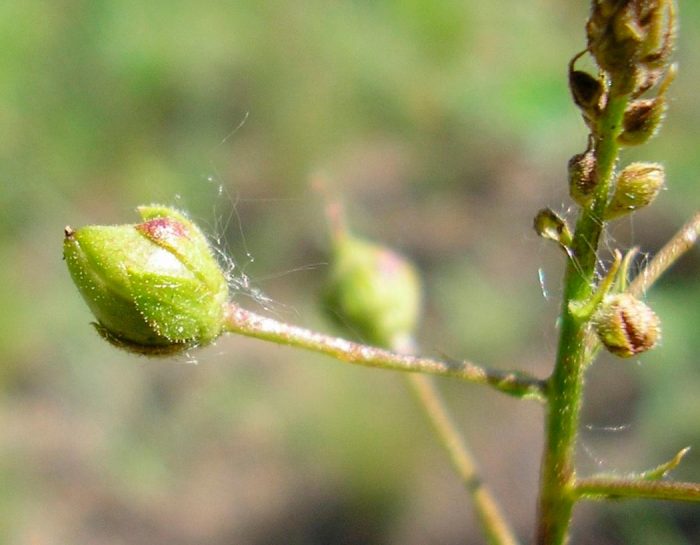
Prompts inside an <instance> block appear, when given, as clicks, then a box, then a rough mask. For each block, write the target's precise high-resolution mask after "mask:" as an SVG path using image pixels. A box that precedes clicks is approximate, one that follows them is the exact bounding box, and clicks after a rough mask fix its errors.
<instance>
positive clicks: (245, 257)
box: [0, 0, 700, 545]
mask: <svg viewBox="0 0 700 545" xmlns="http://www.w3.org/2000/svg"><path fill="white" fill-rule="evenodd" d="M587 11H588V2H586V1H584V0H580V1H577V2H570V1H564V0H528V1H522V0H502V1H500V2H474V1H466V0H462V1H457V0H440V1H433V0H375V1H372V2H368V1H361V0H355V1H339V0H333V1H328V0H297V1H295V2H284V1H279V0H277V1H275V0H270V1H259V0H241V1H238V2H225V1H204V2H186V1H180V0H167V1H166V0H154V1H151V2H140V1H134V0H122V1H117V0H90V1H87V0H82V1H80V0H58V1H56V0H52V1H48V0H21V1H20V0H5V1H3V2H0V131H1V133H0V263H2V267H0V305H1V307H2V312H1V313H0V346H2V358H1V365H0V535H1V537H0V541H1V542H2V543H8V544H32V545H53V544H65V543H74V544H83V543H85V544H88V543H89V544H115V545H116V544H129V545H141V544H143V545H146V544H148V545H157V544H166V543H167V544H168V545H180V544H182V545H185V544H187V545H190V544H207V545H218V544H221V545H225V544H226V545H228V544H232V545H233V544H235V545H264V544H265V545H266V544H280V543H285V544H291V545H316V544H318V545H334V544H358V543H363V544H364V543H366V544H386V545H392V544H398V543H401V544H402V545H425V544H441V545H449V544H457V543H460V544H481V543H484V541H483V539H482V538H481V537H480V535H479V533H478V530H477V529H476V525H475V521H474V517H473V515H472V513H471V510H470V505H469V500H468V495H467V493H466V492H465V491H464V490H463V488H462V486H461V485H460V483H459V481H458V479H457V478H456V476H455V475H454V474H453V472H452V470H451V468H450V466H449V463H448V460H447V457H446V455H445V453H444V452H443V451H442V450H441V447H440V446H439V445H437V444H436V442H435V440H434V437H433V436H432V433H431V430H430V429H429V427H428V425H427V423H426V419H425V417H424V415H423V414H422V413H421V411H420V409H419V408H418V407H417V404H416V403H415V400H414V399H413V398H412V397H411V395H410V393H409V392H408V390H407V388H406V387H405V384H404V382H405V381H403V380H402V378H401V377H400V376H397V375H396V374H394V373H389V372H385V371H376V370H367V369H362V368H354V367H351V366H348V365H345V364H341V363H338V362H335V361H333V360H330V359H327V358H323V357H319V356H316V355H313V354H307V353H303V352H300V351H296V350H293V349H290V348H285V347H278V346H275V345H270V344H266V343H263V342H261V341H255V340H250V339H243V338H225V339H221V340H220V341H219V342H218V343H217V344H216V346H214V347H210V348H208V349H205V350H201V351H197V352H194V353H192V354H191V355H190V356H189V357H181V358H177V359H170V360H168V359H158V360H147V359H144V358H140V357H136V356H133V355H130V354H127V353H123V352H120V351H117V350H115V349H113V348H112V347H110V346H108V345H107V344H106V343H104V342H103V341H102V340H101V339H100V338H99V337H98V336H97V335H96V334H95V332H94V331H93V329H92V328H91V327H90V326H89V322H90V321H91V317H90V315H89V313H88V311H87V308H86V306H85V305H84V303H83V302H82V300H81V299H80V297H79V295H78V293H77V291H76V290H75V289H74V287H73V286H72V284H71V281H70V279H69V276H68V274H67V271H66V269H65V266H64V264H63V262H62V260H61V241H62V230H63V227H64V225H66V224H71V225H73V226H80V225H83V224H87V223H125V222H132V221H135V219H136V216H135V213H134V210H133V209H134V207H135V206H137V205H138V204H141V203H149V202H159V203H165V204H171V205H175V206H178V207H181V208H183V209H186V210H187V211H189V212H190V214H191V215H192V216H193V217H194V218H196V219H197V220H198V221H200V222H201V223H202V225H203V226H205V228H206V230H207V231H208V232H209V233H210V234H211V235H212V237H213V239H217V240H220V243H219V246H220V248H221V249H223V250H224V251H225V252H227V253H228V254H229V255H230V256H231V257H232V258H233V260H234V261H235V263H236V266H237V268H236V269H235V274H236V277H237V279H238V284H239V289H238V291H237V293H236V300H237V301H239V302H240V304H242V305H245V306H248V307H249V308H251V309H254V310H260V311H263V312H270V313H271V314H272V315H274V316H276V317H279V318H281V319H284V320H288V321H292V322H294V323H296V324H301V325H304V326H308V327H314V328H317V329H319V330H323V331H333V329H332V327H331V326H330V325H329V324H328V323H327V322H326V321H325V320H324V319H323V314H322V312H321V311H320V309H319V306H318V297H317V296H318V286H319V285H320V284H321V283H322V282H323V279H324V276H325V274H326V273H327V266H326V265H324V263H325V261H326V253H325V252H326V250H327V247H328V241H327V238H326V225H325V221H324V218H323V213H322V205H321V203H320V199H319V197H318V195H317V194H315V193H314V191H313V190H312V189H311V187H310V181H311V180H312V179H314V178H315V177H323V179H325V180H327V182H328V183H329V184H330V185H331V186H332V187H334V188H335V190H336V191H337V192H338V193H339V194H340V195H342V198H343V199H344V201H345V203H346V205H347V207H348V210H349V216H350V218H351V222H352V224H353V225H354V227H355V230H356V231H358V232H360V233H362V234H364V235H366V236H368V237H371V238H374V239H375V240H381V241H383V242H385V243H387V244H390V245H392V246H393V247H395V248H398V249H400V250H401V251H403V252H404V253H405V254H407V255H409V256H410V257H411V258H413V259H414V260H415V261H416V262H417V263H418V264H419V266H420V268H421V270H422V272H423V274H424V280H425V294H426V311H425V317H424V320H423V322H422V327H421V331H420V334H419V340H420V343H421V346H422V351H423V352H425V353H428V354H434V355H441V354H444V355H446V356H447V357H454V358H459V357H468V358H471V359H473V360H476V361H478V362H481V363H483V364H486V365H490V366H493V367H502V368H513V367H519V368H523V369H525V370H527V371H530V372H532V373H536V374H538V375H541V376H546V374H547V373H548V372H549V369H550V368H551V365H552V360H553V353H554V347H555V335H556V332H555V318H556V311H557V306H558V300H559V294H560V281H559V277H560V273H561V271H562V260H561V256H560V255H559V253H558V251H557V250H556V248H554V247H553V245H551V244H547V243H546V242H543V241H541V240H539V239H537V238H536V236H535V235H534V234H533V233H532V231H531V220H532V217H533V215H534V213H535V212H536V211H537V210H538V209H539V208H541V207H543V206H551V207H553V208H554V209H555V210H558V211H560V212H561V213H562V214H564V215H566V216H567V217H571V218H572V217H573V212H572V210H571V209H570V205H571V203H570V201H569V199H568V197H567V190H566V186H565V172H566V171H565V166H566V162H567V160H568V158H569V157H570V156H571V155H573V154H574V153H578V152H580V151H582V149H583V147H584V144H585V132H584V128H583V124H582V122H581V120H580V119H579V116H578V114H577V112H576V110H575V109H574V107H573V106H572V105H571V103H570V100H569V97H568V90H567V87H566V84H565V76H566V63H567V62H568V60H569V58H570V56H571V55H573V54H574V53H575V52H576V51H578V50H580V49H581V47H582V45H583V43H584V33H583V22H584V20H585V17H586V14H587ZM680 12H681V16H682V24H681V35H680V45H679V51H678V54H677V58H678V60H679V62H680V66H681V70H680V73H679V76H678V79H677V82H676V84H675V85H674V86H673V87H672V90H671V92H670V96H671V100H672V105H671V106H672V107H671V110H670V112H669V115H668V119H667V122H666V125H665V127H664V130H663V132H662V135H661V137H659V138H657V139H656V140H654V141H653V142H652V143H651V144H649V145H647V146H644V147H643V148H640V149H638V150H635V151H633V152H629V153H627V154H626V156H625V159H626V160H631V159H633V158H643V159H651V160H657V161H661V162H663V163H664V164H665V165H666V167H667V169H668V174H669V181H668V190H667V191H665V192H664V193H663V194H662V195H661V196H660V198H659V199H658V203H657V204H656V205H655V206H654V207H653V208H651V209H649V210H645V211H643V212H641V213H639V214H637V215H636V216H635V218H634V219H633V220H628V219H625V220H620V221H618V222H617V223H615V224H614V226H613V228H612V230H611V233H610V236H609V237H608V239H607V240H606V241H605V244H606V246H607V247H608V248H612V247H617V246H620V247H627V246H629V245H631V244H637V245H639V246H640V247H641V248H642V250H643V251H644V252H654V251H655V250H656V249H657V248H659V247H660V246H661V245H662V244H663V242H664V241H665V240H666V239H667V238H668V237H669V236H670V235H671V234H672V233H673V232H674V231H675V230H676V229H677V228H678V227H679V226H680V225H681V224H682V223H683V222H684V221H685V220H686V219H687V218H688V217H689V216H690V215H691V214H692V213H693V212H694V211H695V210H696V209H697V208H698V204H699V202H700V199H699V192H698V183H699V181H700V153H698V146H699V145H700V137H699V136H698V131H697V127H698V126H699V124H700V106H699V103H698V101H697V89H698V83H699V82H700V62H698V51H700V32H698V29H699V28H700V4H698V3H697V2H694V1H691V0H681V1H680ZM699 271H700V253H699V252H698V250H697V249H695V250H693V251H692V252H691V254H690V255H688V256H687V257H685V258H684V259H683V261H682V262H681V263H679V264H678V266H677V267H675V269H674V270H673V271H672V272H671V273H669V274H668V275H667V276H665V277H664V279H663V280H662V281H661V282H660V283H659V284H658V287H656V288H655V289H654V290H653V291H652V292H651V293H649V294H648V299H649V301H650V302H651V304H652V305H653V307H654V308H655V309H656V310H657V311H658V313H659V314H660V315H661V317H662V319H663V324H664V342H663V346H661V347H660V348H659V349H658V350H656V351H654V352H653V353H651V354H649V355H646V356H644V357H643V358H642V359H640V360H632V361H617V360H613V359H611V358H608V357H602V358H601V360H600V361H599V362H598V363H597V364H596V365H595V366H594V367H593V368H592V369H591V370H590V372H589V375H588V393H587V399H586V404H585V409H584V418H583V423H582V431H581V433H582V448H581V450H580V452H579V458H578V463H579V466H580V469H581V472H582V473H591V472H593V471H612V470H620V471H623V472H625V471H634V470H641V469H644V468H647V467H651V466H654V465H656V464H658V463H660V462H662V461H664V460H666V459H668V458H670V457H671V456H672V455H673V454H674V453H675V452H677V451H678V450H679V449H680V448H682V447H685V446H687V445H691V446H694V447H696V450H694V451H691V453H690V454H689V455H688V457H687V459H686V461H685V462H684V463H683V465H682V467H681V468H679V469H678V470H677V471H676V472H675V474H674V475H675V477H677V478H680V479H688V480H691V479H694V480H700V400H699V397H698V392H700V366H699V365H698V363H699V362H698V355H697V354H698V352H699V351H700V335H698V323H699V321H700V275H699V274H698V272H699ZM244 284H245V285H244ZM439 385H440V387H441V389H442V390H443V392H444V394H445V396H446V398H447V400H448V403H449V404H450V406H451V408H452V409H453V410H454V413H455V417H456V419H457V421H458V423H459V425H460V428H461V429H463V430H464V433H465V435H466V436H467V437H468V440H469V442H470V443H471V444H472V447H473V450H474V452H475V454H476V455H477V457H478V458H479V460H480V461H481V464H482V466H483V473H484V476H485V478H486V479H487V480H488V481H489V482H490V483H491V484H492V486H493V488H494V490H495V493H496V495H497V496H498V497H499V498H500V499H501V500H502V501H503V503H504V507H505V510H506V511H507V512H508V514H509V515H510V516H511V518H512V520H513V523H514V525H515V527H516V529H517V531H518V533H519V535H520V536H521V537H522V538H523V540H524V541H525V542H527V540H528V539H529V538H530V536H531V533H532V522H533V518H534V510H535V495H536V491H535V489H536V484H537V466H538V462H539V456H540V448H541V446H540V443H541V434H542V414H541V409H540V408H539V407H537V406H535V404H532V403H527V402H519V401H516V400H511V399H508V398H505V397H504V396H502V395H500V394H498V393H494V392H491V391H483V390H482V389H480V388H478V387H474V386H470V385H463V384H460V383H457V382H455V381H449V380H441V381H439ZM573 533H574V541H573V542H574V543H578V544H598V545H601V544H603V545H605V544H608V543H610V544H613V543H630V544H631V543H634V544H641V545H644V544H649V545H652V544H653V545H657V544H659V543H664V544H666V545H687V544H692V543H699V542H700V510H699V508H698V507H697V506H693V505H680V504H668V503H658V502H642V501H639V502H625V503H612V504H596V505H592V504H586V505H580V506H579V507H577V510H576V523H575V526H574V530H573Z"/></svg>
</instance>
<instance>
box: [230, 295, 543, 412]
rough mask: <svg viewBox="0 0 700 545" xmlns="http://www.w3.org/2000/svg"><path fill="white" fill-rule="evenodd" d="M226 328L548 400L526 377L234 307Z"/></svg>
mask: <svg viewBox="0 0 700 545" xmlns="http://www.w3.org/2000/svg"><path fill="white" fill-rule="evenodd" d="M224 327H225V329H226V331H227V332H229V333H236V334H239V335H245V336H247V337H255V338H257V339H262V340H265V341H271V342H274V343H276V344H285V345H289V346H295V347H297V348H303V349H306V350H311V351H313V352H318V353H320V354H325V355H327V356H331V357H333V358H335V359H338V360H340V361H344V362H347V363H353V364H356V365H362V366H365V367H376V368H381V369H390V370H393V371H405V372H409V373H426V374H429V375H436V376H444V377H453V378H458V379H461V380H464V381H466V382H471V383H473V384H483V385H488V386H491V387H492V388H494V389H496V390H498V391H500V392H503V393H505V394H508V395H511V396H514V397H519V398H525V399H534V400H536V401H540V402H543V401H544V400H545V383H544V382H543V381H542V380H541V379H538V378H535V377H533V376H531V375H528V374H526V373H521V372H517V371H500V370H493V369H488V368H485V367H481V366H479V365H476V364H475V363H472V362H470V361H467V360H463V361H451V360H439V359H432V358H426V357H419V356H411V355H406V354H401V353H398V352H392V351H391V350H385V349H383V348H378V347H375V346H369V345H364V344H360V343H356V342H352V341H349V340H347V339H343V338H341V337H334V336H332V335H326V334H324V333H319V332H317V331H312V330H310V329H306V328H303V327H299V326H295V325H292V324H288V323H286V322H281V321H279V320H275V319H273V318H268V317H266V316H262V315H260V314H256V313H254V312H251V311H249V310H245V309H243V308H241V307H239V306H237V305H236V304H234V303H230V304H229V305H228V307H227V310H226V314H225V318H224Z"/></svg>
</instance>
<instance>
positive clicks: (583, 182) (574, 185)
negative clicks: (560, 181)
mask: <svg viewBox="0 0 700 545" xmlns="http://www.w3.org/2000/svg"><path fill="white" fill-rule="evenodd" d="M597 185H598V176H597V172H596V158H595V152H594V151H593V150H592V149H588V150H586V151H585V152H584V153H579V154H576V155H574V156H573V157H572V158H571V159H569V194H570V195H571V198H572V199H574V201H576V202H577V203H578V204H579V205H581V206H588V205H589V204H590V202H591V200H592V199H593V194H594V193H595V188H596V186H597Z"/></svg>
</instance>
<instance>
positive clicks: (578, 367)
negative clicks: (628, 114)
mask: <svg viewBox="0 0 700 545" xmlns="http://www.w3.org/2000/svg"><path fill="white" fill-rule="evenodd" d="M611 94H613V93H612V92H611ZM626 105H627V97H626V96H621V97H618V98H611V99H610V100H609V102H608V104H607V106H606V108H605V110H604V111H603V113H602V115H601V117H600V120H599V124H598V127H597V130H596V148H595V149H596V171H597V174H598V186H597V187H596V194H595V199H594V202H593V204H592V206H591V207H590V208H584V209H583V210H582V212H581V215H580V216H579V219H578V222H577V224H576V231H575V233H574V240H573V244H572V248H571V255H570V259H569V261H568V264H567V268H566V273H565V276H564V298H563V301H562V309H561V322H560V327H561V329H560V334H559V347H558V352H557V360H556V364H555V367H554V371H553V372H552V375H551V376H550V378H549V380H548V389H547V393H548V407H547V421H546V431H545V448H544V454H543V459H542V468H541V482H540V500H539V512H538V528H537V539H536V543H537V545H561V544H563V543H565V542H566V540H567V534H568V529H569V524H570V522H571V513H572V510H573V506H574V502H575V496H574V494H573V493H572V491H573V487H574V484H575V477H576V474H575V467H574V454H575V447H576V435H577V432H578V423H579V415H580V410H581V397H582V393H583V373H584V369H585V366H586V363H587V362H586V349H585V339H586V330H587V326H588V322H587V321H586V320H581V319H580V318H577V317H575V316H574V315H572V313H571V312H570V311H569V304H570V303H571V302H583V301H585V300H586V299H588V297H590V295H591V293H592V289H593V284H594V280H595V267H596V260H597V249H598V243H599V241H600V236H601V233H602V230H603V222H602V220H601V219H600V218H602V217H603V212H604V210H605V206H606V204H607V200H608V193H609V191H610V187H611V184H612V176H613V172H614V167H615V162H616V160H617V155H618V150H619V148H618V144H617V137H618V135H619V134H620V130H621V124H622V116H623V114H624V111H625V107H626Z"/></svg>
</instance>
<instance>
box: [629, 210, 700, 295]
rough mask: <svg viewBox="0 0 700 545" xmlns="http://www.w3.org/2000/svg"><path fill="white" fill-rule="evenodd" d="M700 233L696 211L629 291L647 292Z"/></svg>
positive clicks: (658, 253) (691, 245)
mask: <svg viewBox="0 0 700 545" xmlns="http://www.w3.org/2000/svg"><path fill="white" fill-rule="evenodd" d="M699 235H700V212H696V213H695V215H694V216H693V217H692V218H691V219H690V220H689V221H688V223H686V224H685V225H684V226H683V227H681V229H680V230H679V231H678V232H677V233H676V234H675V235H673V237H672V238H671V240H669V241H668V242H667V243H666V244H665V245H664V247H663V248H661V250H659V251H658V252H657V253H656V255H655V256H654V258H653V259H652V260H651V261H650V262H649V264H648V265H647V266H646V267H644V269H643V270H642V271H641V272H640V273H639V274H638V275H637V276H636V277H635V279H634V281H633V282H632V283H631V284H630V287H629V290H628V292H629V293H631V294H632V295H635V296H637V297H639V296H640V295H642V294H643V293H644V292H646V291H647V290H648V289H649V288H650V287H651V286H652V285H653V284H654V282H656V281H657V280H658V279H659V277H660V276H661V275H662V274H663V273H664V272H666V270H668V268H669V267H671V265H673V264H674V263H675V262H676V261H678V259H679V258H680V257H681V256H682V255H683V254H684V253H686V252H687V251H688V250H690V249H691V248H692V247H693V245H694V244H695V243H696V242H697V240H698V236H699Z"/></svg>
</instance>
